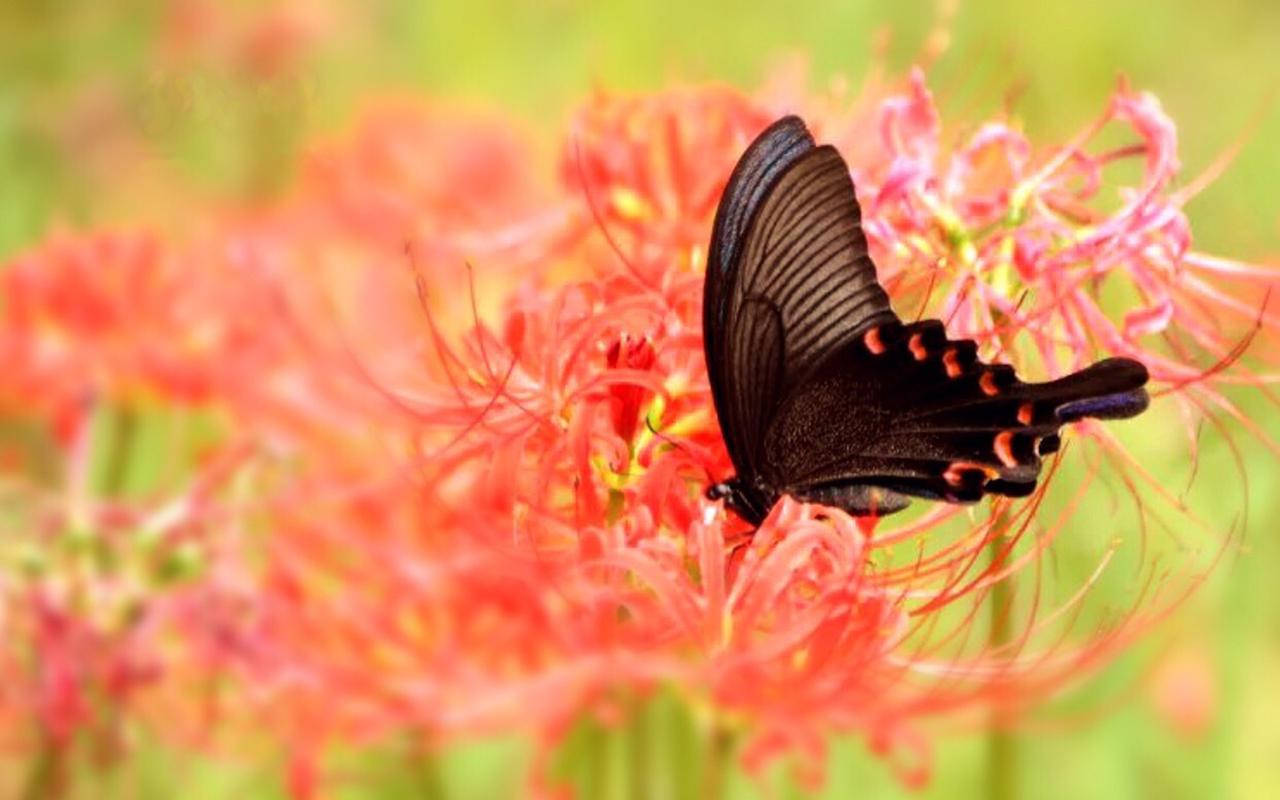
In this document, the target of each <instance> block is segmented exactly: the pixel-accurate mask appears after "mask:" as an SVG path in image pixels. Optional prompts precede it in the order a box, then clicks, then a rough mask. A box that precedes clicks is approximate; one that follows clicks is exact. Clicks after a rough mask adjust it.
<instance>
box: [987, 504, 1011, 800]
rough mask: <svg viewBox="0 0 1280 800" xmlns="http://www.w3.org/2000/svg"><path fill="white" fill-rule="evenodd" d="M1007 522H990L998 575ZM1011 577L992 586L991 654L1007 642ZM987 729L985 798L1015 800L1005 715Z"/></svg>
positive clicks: (1001, 515)
mask: <svg viewBox="0 0 1280 800" xmlns="http://www.w3.org/2000/svg"><path fill="white" fill-rule="evenodd" d="M1006 522H1007V520H1006V519H1005V512H1004V511H1003V510H1001V511H998V512H996V514H995V517H994V519H993V520H992V531H993V533H994V535H993V536H992V539H991V542H990V544H988V549H989V552H990V557H991V567H990V568H991V570H992V572H998V571H999V570H1001V569H1002V568H1003V567H1004V561H1005V557H1006V554H1005V552H1004V547H1005V537H1004V529H1005V527H1006ZM1011 580H1012V576H1010V577H1006V578H1005V579H1004V580H1001V581H997V582H996V583H995V584H994V585H993V586H992V587H991V594H990V604H991V607H990V610H991V628H990V631H989V632H988V635H987V644H988V645H989V646H990V647H991V649H992V650H993V651H999V650H1000V649H1001V648H1003V647H1004V646H1005V645H1007V644H1008V643H1009V640H1010V634H1011V630H1010V624H1009V620H1010V603H1011V602H1012V599H1013V592H1012V589H1011V587H1010V586H1009V582H1010V581H1011ZM988 725H989V727H988V730H987V797H988V798H989V800H1014V798H1016V797H1017V794H1018V792H1017V779H1018V773H1017V760H1018V742H1017V738H1016V737H1015V736H1014V735H1013V734H1011V733H1009V726H1008V712H1006V711H1005V710H1003V709H1001V708H999V707H996V708H995V709H993V710H992V712H991V719H990V721H989V723H988Z"/></svg>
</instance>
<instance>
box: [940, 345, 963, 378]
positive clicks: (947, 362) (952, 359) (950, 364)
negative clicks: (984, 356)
mask: <svg viewBox="0 0 1280 800" xmlns="http://www.w3.org/2000/svg"><path fill="white" fill-rule="evenodd" d="M942 363H943V365H944V366H946V368H947V377H948V378H959V377H960V375H961V374H962V373H963V372H964V367H962V366H960V362H959V361H957V360H956V351H955V350H948V351H947V354H946V355H944V356H943V357H942Z"/></svg>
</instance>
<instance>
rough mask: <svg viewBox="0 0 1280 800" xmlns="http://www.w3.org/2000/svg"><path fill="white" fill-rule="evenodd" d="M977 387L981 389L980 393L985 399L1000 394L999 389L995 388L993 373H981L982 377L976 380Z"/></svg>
mask: <svg viewBox="0 0 1280 800" xmlns="http://www.w3.org/2000/svg"><path fill="white" fill-rule="evenodd" d="M978 386H979V388H981V389H982V393H983V394H985V395H986V396H987V397H995V396H996V395H998V394H1000V387H999V386H996V376H995V373H994V372H984V373H982V377H981V378H979V379H978Z"/></svg>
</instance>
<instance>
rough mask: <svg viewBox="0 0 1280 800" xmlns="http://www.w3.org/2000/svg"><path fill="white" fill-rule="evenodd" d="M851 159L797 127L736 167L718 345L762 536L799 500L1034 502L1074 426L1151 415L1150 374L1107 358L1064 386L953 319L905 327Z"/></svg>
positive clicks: (739, 479) (724, 412) (734, 442)
mask: <svg viewBox="0 0 1280 800" xmlns="http://www.w3.org/2000/svg"><path fill="white" fill-rule="evenodd" d="M861 218H862V212H861V210H860V209H859V207H858V199H857V197H856V195H855V194H854V190H853V181H852V179H851V178H850V177H849V168H848V166H847V165H846V164H845V162H844V159H842V158H841V157H840V154H839V153H838V152H836V150H835V148H833V147H832V146H830V145H823V146H821V147H817V146H815V145H814V141H813V137H812V136H811V135H810V134H809V131H808V130H806V128H805V126H804V123H803V122H801V121H800V119H798V118H797V117H784V118H783V119H780V120H778V121H777V122H775V123H773V124H772V125H770V126H769V128H768V129H766V130H765V131H764V133H762V134H760V136H759V137H757V138H756V140H755V141H754V142H752V143H751V146H750V147H748V148H747V151H746V152H745V153H744V154H743V155H742V158H741V159H740V160H739V161H738V165H737V167H736V168H735V169H734V171H733V175H732V176H731V177H730V178H729V184H728V186H727V187H726V188H725V191H724V195H723V196H722V197H721V198H720V207H719V209H718V210H717V212H716V221H715V227H714V228H713V230H712V234H711V249H710V252H709V254H708V260H707V277H706V285H705V287H704V289H703V305H702V312H703V323H702V324H703V335H704V337H705V343H704V346H705V348H706V357H707V370H708V373H709V375H710V380H711V394H712V396H713V397H714V399H715V405H716V414H717V416H718V417H719V418H720V428H721V430H722V432H723V434H724V439H725V444H726V445H727V446H728V449H729V456H730V458H732V459H733V465H734V467H735V468H736V469H737V473H738V474H737V475H736V476H735V477H734V478H732V479H731V480H729V481H727V482H725V483H720V484H716V485H715V486H712V487H711V488H710V489H708V490H707V496H708V497H709V498H711V499H719V498H724V499H725V500H726V502H727V503H728V505H729V507H730V508H732V509H734V510H735V511H736V512H737V513H738V514H739V515H740V516H742V517H743V518H744V519H746V520H748V521H749V522H751V523H753V524H759V523H760V522H761V521H762V520H763V519H764V517H765V516H766V515H767V514H768V513H769V510H770V509H771V508H772V507H773V505H774V503H775V502H777V500H778V498H779V497H780V496H781V495H783V494H790V495H792V496H793V497H796V498H798V499H801V500H806V501H812V502H818V503H823V504H826V505H830V506H836V507H838V508H842V509H844V510H845V511H847V512H849V513H850V514H858V515H866V514H889V513H892V512H894V511H898V510H901V509H902V508H904V507H905V506H906V505H907V503H908V500H907V496H908V495H911V496H916V497H924V498H929V499H931V500H945V501H948V502H953V503H963V502H974V501H977V500H979V499H981V498H982V496H983V495H984V494H998V495H1004V496H1006V497H1023V496H1026V495H1028V494H1031V492H1032V491H1033V490H1034V489H1035V485H1036V479H1037V477H1038V476H1039V473H1040V457H1041V456H1043V455H1045V454H1047V453H1052V452H1054V451H1056V450H1057V449H1058V445H1059V439H1058V429H1059V428H1060V427H1061V426H1062V425H1063V424H1064V423H1068V422H1072V421H1075V420H1079V419H1081V418H1083V417H1095V418H1111V419H1118V418H1123V417H1132V416H1134V415H1136V414H1139V413H1141V412H1142V411H1143V410H1144V409H1145V408H1146V407H1147V402H1148V400H1147V393H1146V391H1145V390H1143V388H1142V387H1143V385H1144V384H1145V383H1146V382H1147V370H1146V368H1145V367H1144V366H1143V365H1142V364H1140V363H1138V362H1137V361H1133V360H1132V359H1127V358H1108V359H1105V360H1103V361H1099V362H1098V363H1096V364H1094V365H1092V366H1090V367H1088V368H1086V369H1083V370H1081V371H1079V372H1075V373H1072V374H1070V375H1067V376H1066V377H1064V378H1059V379H1058V380H1055V381H1050V382H1048V383H1023V382H1022V381H1020V380H1018V378H1017V376H1016V375H1015V374H1014V370H1013V367H1011V366H1009V365H1007V364H984V363H982V362H981V361H979V360H978V354H977V345H976V344H975V343H974V342H972V341H970V340H954V339H948V338H947V334H946V330H945V329H944V328H943V325H942V323H941V322H939V321H937V320H926V321H923V322H915V323H911V324H904V323H903V322H902V320H900V319H899V318H898V316H897V315H896V314H894V313H893V310H892V309H891V308H890V307H889V296H888V295H887V294H886V293H885V291H884V289H883V288H882V287H881V286H880V284H879V282H878V281H877V280H876V269H875V265H874V264H873V263H872V261H871V258H870V257H869V256H868V255H867V240H866V237H865V236H864V235H863V232H862V225H861Z"/></svg>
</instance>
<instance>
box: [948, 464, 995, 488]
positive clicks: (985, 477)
mask: <svg viewBox="0 0 1280 800" xmlns="http://www.w3.org/2000/svg"><path fill="white" fill-rule="evenodd" d="M969 472H979V473H982V482H983V483H986V482H987V481H989V480H991V479H992V478H997V477H999V476H1000V473H999V472H997V471H996V470H994V469H992V468H991V467H989V466H987V465H986V464H979V463H977V462H975V461H954V462H952V463H951V466H949V467H947V471H946V472H944V473H942V479H943V480H944V481H946V482H947V483H949V484H951V485H952V486H960V485H961V484H963V483H964V476H965V473H969Z"/></svg>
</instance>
